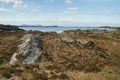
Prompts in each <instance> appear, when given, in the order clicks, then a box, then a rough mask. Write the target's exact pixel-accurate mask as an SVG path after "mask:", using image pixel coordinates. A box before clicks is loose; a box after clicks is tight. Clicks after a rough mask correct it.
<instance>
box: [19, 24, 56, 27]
mask: <svg viewBox="0 0 120 80" xmlns="http://www.w3.org/2000/svg"><path fill="white" fill-rule="evenodd" d="M19 27H58V26H57V25H53V26H43V25H26V24H23V25H20V26H19Z"/></svg>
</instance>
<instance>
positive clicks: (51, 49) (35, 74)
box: [0, 30, 120, 80]
mask: <svg viewBox="0 0 120 80" xmlns="http://www.w3.org/2000/svg"><path fill="white" fill-rule="evenodd" d="M27 33H32V34H35V35H37V36H39V38H40V40H41V41H42V49H43V52H44V53H43V55H42V56H41V57H40V59H39V62H37V63H35V64H31V65H28V64H15V65H9V64H7V63H9V61H10V58H11V56H12V55H13V53H15V51H16V50H17V46H18V45H19V44H20V38H21V37H22V36H23V35H24V34H27ZM119 35H120V31H119V30H116V31H105V30H102V31H97V30H88V31H81V30H70V31H64V32H62V33H60V34H57V33H55V32H46V33H43V32H38V31H18V32H1V33H0V78H1V79H11V80H12V79H13V80H16V78H19V79H21V80H119V79H120V64H119V63H120V38H119ZM63 37H64V38H65V39H66V40H64V41H63V40H62V38H63ZM81 39H82V41H83V40H85V41H87V42H86V43H81V42H79V41H78V40H81ZM67 40H68V41H67ZM18 57H21V55H19V56H18ZM111 66H112V67H111Z"/></svg>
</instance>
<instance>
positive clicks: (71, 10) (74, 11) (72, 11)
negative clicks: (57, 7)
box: [63, 7, 78, 13]
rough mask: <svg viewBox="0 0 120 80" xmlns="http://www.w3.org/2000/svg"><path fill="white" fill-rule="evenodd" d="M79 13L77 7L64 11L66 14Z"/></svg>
mask: <svg viewBox="0 0 120 80" xmlns="http://www.w3.org/2000/svg"><path fill="white" fill-rule="evenodd" d="M77 11H78V8H76V7H70V8H66V9H64V10H63V12H64V13H76V12H77Z"/></svg>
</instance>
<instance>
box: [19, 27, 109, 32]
mask: <svg viewBox="0 0 120 80" xmlns="http://www.w3.org/2000/svg"><path fill="white" fill-rule="evenodd" d="M20 28H21V29H24V30H38V31H42V32H58V33H59V32H63V31H66V30H77V29H81V30H93V29H99V30H109V29H108V28H100V27H99V28H97V27H34V26H33V27H20Z"/></svg>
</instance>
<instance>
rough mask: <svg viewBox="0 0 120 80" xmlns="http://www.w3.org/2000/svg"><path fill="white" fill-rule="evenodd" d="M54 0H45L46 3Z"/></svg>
mask: <svg viewBox="0 0 120 80" xmlns="http://www.w3.org/2000/svg"><path fill="white" fill-rule="evenodd" d="M53 1H54V0H45V3H48V2H53Z"/></svg>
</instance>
